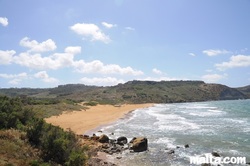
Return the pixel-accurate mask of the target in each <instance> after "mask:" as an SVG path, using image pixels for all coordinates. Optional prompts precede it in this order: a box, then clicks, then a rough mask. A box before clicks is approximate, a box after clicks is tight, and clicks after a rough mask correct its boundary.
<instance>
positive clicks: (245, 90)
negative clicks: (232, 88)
mask: <svg viewBox="0 0 250 166" xmlns="http://www.w3.org/2000/svg"><path fill="white" fill-rule="evenodd" d="M236 89H237V90H238V91H240V92H241V93H244V94H245V95H246V96H247V97H248V98H250V85H248V86H244V87H240V88H236Z"/></svg>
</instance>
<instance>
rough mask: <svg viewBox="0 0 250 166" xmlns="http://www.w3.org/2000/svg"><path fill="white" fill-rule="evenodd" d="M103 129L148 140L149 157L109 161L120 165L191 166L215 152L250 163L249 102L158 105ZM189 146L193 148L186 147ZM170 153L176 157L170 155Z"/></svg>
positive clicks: (127, 154) (134, 155) (140, 155)
mask: <svg viewBox="0 0 250 166" xmlns="http://www.w3.org/2000/svg"><path fill="white" fill-rule="evenodd" d="M102 130H103V133H105V134H107V135H108V136H109V137H111V138H117V137H119V136H126V137H128V139H129V140H130V139H132V138H133V137H139V136H143V137H147V138H148V146H149V148H148V151H146V152H141V153H130V152H123V153H122V154H117V155H112V156H109V160H110V161H113V162H115V163H117V164H118V165H128V166H161V165H162V166H163V165H164V166H165V165H178V166H182V165H190V164H189V157H190V156H196V155H204V154H207V153H211V152H214V151H215V152H218V153H219V154H220V155H221V156H224V157H226V156H228V157H232V156H234V157H238V156H239V157H246V159H247V162H250V100H230V101H209V102H194V103H174V104H155V105H154V106H153V107H149V108H145V109H138V110H135V111H134V112H132V113H130V114H129V115H127V117H126V118H123V119H121V120H119V121H117V122H116V123H114V124H111V125H109V126H106V127H104V128H103V129H102ZM110 133H114V135H111V134H110ZM186 144H188V145H189V148H184V145H186ZM177 146H178V147H179V148H176V147H177ZM171 149H173V150H174V151H175V153H174V154H171V155H170V154H168V152H169V150H171ZM117 156H119V157H121V159H116V157H117Z"/></svg>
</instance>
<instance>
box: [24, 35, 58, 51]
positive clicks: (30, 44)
mask: <svg viewBox="0 0 250 166" xmlns="http://www.w3.org/2000/svg"><path fill="white" fill-rule="evenodd" d="M20 45H21V46H23V47H27V48H29V49H30V50H29V52H46V51H53V50H55V49H56V44H55V42H54V41H53V40H51V39H48V40H46V41H43V42H41V43H39V42H37V41H36V40H30V39H29V38H28V37H24V38H23V39H22V40H21V41H20Z"/></svg>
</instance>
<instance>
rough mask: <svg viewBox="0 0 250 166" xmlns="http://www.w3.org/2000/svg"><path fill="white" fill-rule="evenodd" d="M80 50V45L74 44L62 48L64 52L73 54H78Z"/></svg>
mask: <svg viewBox="0 0 250 166" xmlns="http://www.w3.org/2000/svg"><path fill="white" fill-rule="evenodd" d="M81 51H82V48H81V47H80V46H75V47H72V46H70V47H66V48H65V50H64V52H66V53H70V54H74V55H75V54H80V53H81Z"/></svg>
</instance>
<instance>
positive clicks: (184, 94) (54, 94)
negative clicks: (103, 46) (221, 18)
mask: <svg viewBox="0 0 250 166" xmlns="http://www.w3.org/2000/svg"><path fill="white" fill-rule="evenodd" d="M0 93H2V94H5V95H9V96H20V97H24V96H26V97H27V96H28V97H30V98H32V100H33V105H34V106H35V108H37V107H38V109H40V106H42V107H43V106H44V105H45V106H46V105H49V107H50V106H52V107H53V106H56V105H57V106H56V107H58V108H56V109H57V110H62V109H61V108H60V107H63V106H62V103H67V102H65V101H71V104H69V103H68V104H67V107H71V106H74V104H72V103H79V102H81V101H84V102H89V101H90V102H89V103H91V101H96V102H97V103H99V104H120V103H145V102H152V103H171V102H192V101H207V100H228V99H246V98H250V95H249V86H248V87H245V88H230V87H227V86H225V85H220V84H206V83H204V82H203V81H160V82H155V81H129V82H127V83H125V84H119V85H116V86H110V87H96V86H86V85H81V84H68V85H59V86H58V87H56V88H47V89H27V88H21V89H16V88H10V89H0ZM37 100H38V101H39V100H44V101H43V102H44V103H43V104H41V105H40V106H39V104H37V103H36V102H38V101H37ZM39 102H41V101H39ZM50 102H55V103H50ZM50 108H51V107H50ZM53 109H54V108H53ZM46 110H49V109H48V108H46V109H45V110H42V111H41V112H43V113H44V114H45V115H44V116H45V117H46V116H51V114H50V112H52V111H47V112H46ZM69 110H70V109H69Z"/></svg>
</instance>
